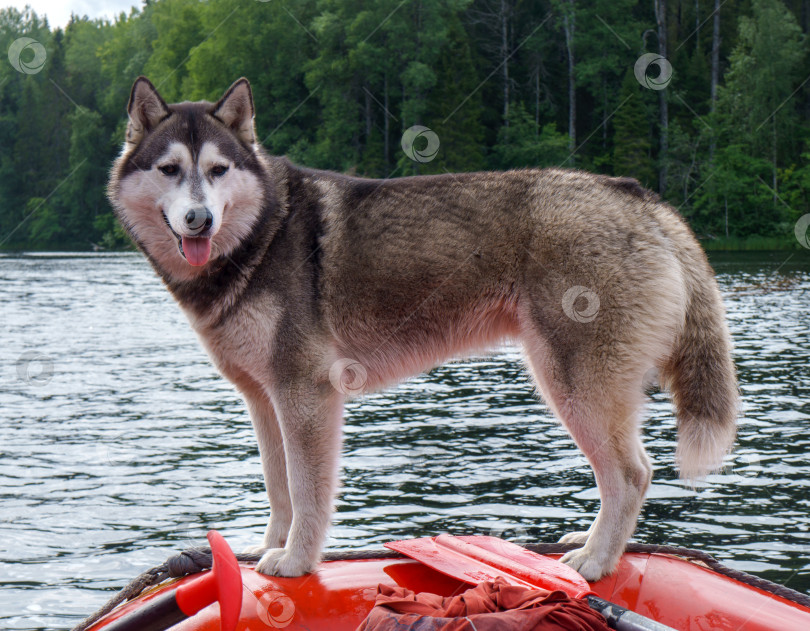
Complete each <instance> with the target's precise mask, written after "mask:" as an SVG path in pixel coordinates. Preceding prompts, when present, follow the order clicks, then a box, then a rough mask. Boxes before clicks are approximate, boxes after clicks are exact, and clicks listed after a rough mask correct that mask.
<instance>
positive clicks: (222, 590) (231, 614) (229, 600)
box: [207, 530, 242, 631]
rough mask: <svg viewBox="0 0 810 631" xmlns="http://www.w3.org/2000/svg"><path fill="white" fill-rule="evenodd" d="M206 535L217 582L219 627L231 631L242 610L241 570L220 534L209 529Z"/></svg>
mask: <svg viewBox="0 0 810 631" xmlns="http://www.w3.org/2000/svg"><path fill="white" fill-rule="evenodd" d="M207 537H208V543H209V545H210V546H211V557H212V559H213V565H212V567H211V573H212V574H214V575H215V576H216V582H217V600H218V601H219V619H220V629H221V630H222V631H233V630H234V629H236V624H237V623H238V622H239V615H240V614H241V612H242V570H240V569H239V564H238V563H237V561H236V557H235V556H234V554H233V552H232V551H231V547H230V546H229V545H228V542H227V541H225V538H224V537H223V536H222V535H221V534H219V533H218V532H217V531H216V530H209V531H208V535H207Z"/></svg>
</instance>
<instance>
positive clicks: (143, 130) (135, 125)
mask: <svg viewBox="0 0 810 631" xmlns="http://www.w3.org/2000/svg"><path fill="white" fill-rule="evenodd" d="M127 113H128V114H129V124H128V125H127V142H128V143H130V144H133V145H137V144H138V143H139V142H140V141H141V139H142V138H143V137H144V136H145V135H146V134H147V133H148V132H150V131H151V130H153V129H154V128H155V127H157V125H158V123H160V121H162V120H163V119H164V118H166V117H167V116H168V115H169V114H170V112H169V106H168V105H166V101H164V100H163V98H161V96H160V94H158V91H157V90H156V89H155V86H153V85H152V82H151V81H149V79H147V78H146V77H138V78H137V79H135V83H133V84H132V92H130V94H129V105H127Z"/></svg>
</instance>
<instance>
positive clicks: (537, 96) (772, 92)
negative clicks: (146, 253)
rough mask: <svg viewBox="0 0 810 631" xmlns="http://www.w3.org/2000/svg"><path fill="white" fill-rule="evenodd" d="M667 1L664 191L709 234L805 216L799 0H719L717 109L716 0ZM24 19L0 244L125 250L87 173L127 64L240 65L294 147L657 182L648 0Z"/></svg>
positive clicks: (6, 75)
mask: <svg viewBox="0 0 810 631" xmlns="http://www.w3.org/2000/svg"><path fill="white" fill-rule="evenodd" d="M666 5H667V7H668V8H667V25H668V28H667V35H668V50H669V51H670V59H669V61H670V62H671V64H672V66H673V69H674V75H673V80H672V82H671V84H670V85H669V86H668V87H667V102H668V104H669V112H670V116H669V133H668V136H669V149H668V152H667V154H666V164H665V166H666V167H667V197H668V200H669V201H670V202H671V203H672V204H673V205H674V206H677V207H678V208H679V209H680V211H681V212H682V213H683V214H684V216H686V217H687V218H688V219H689V221H690V222H691V223H692V226H693V228H694V229H695V231H696V232H697V233H698V234H699V235H702V236H704V237H706V238H708V239H710V242H711V243H712V244H713V246H716V247H757V246H764V245H767V244H771V245H772V244H781V243H788V242H790V239H791V238H792V237H791V235H792V229H793V228H792V226H793V224H795V221H796V220H797V219H798V218H799V217H801V216H802V215H804V214H807V213H810V193H808V191H809V190H810V147H809V146H808V140H810V130H808V128H807V127H806V124H805V123H804V121H806V117H807V112H809V111H810V89H808V84H806V83H804V84H803V82H804V81H805V79H806V72H807V67H808V65H807V42H806V34H805V33H803V32H802V27H800V26H799V24H800V23H801V24H804V25H805V28H806V25H807V20H806V19H803V18H802V19H797V15H796V12H800V11H801V9H800V7H799V5H800V3H790V4H789V5H788V6H789V7H790V8H787V7H786V6H785V3H784V2H782V1H781V0H751V1H750V2H728V3H722V9H721V48H720V72H721V80H720V90H719V95H718V101H717V103H716V107H713V106H712V102H711V99H710V67H711V48H712V29H711V24H712V20H711V19H710V18H711V10H712V8H713V5H712V3H695V2H687V1H685V0H681V1H679V2H675V1H672V2H669V3H666ZM563 11H564V12H565V14H566V15H567V16H568V18H569V20H570V23H571V24H572V25H573V26H574V28H573V29H571V33H572V35H573V38H572V41H571V46H572V52H573V56H574V60H575V71H574V80H575V87H576V95H575V98H576V106H577V107H576V113H577V116H576V137H577V145H578V146H577V148H576V152H575V154H574V155H572V152H571V150H570V148H569V145H568V141H569V138H568V133H567V131H568V109H569V108H568V105H569V104H568V57H567V53H568V48H567V46H566V39H565V34H564V33H563V30H562V23H561V18H560V16H561V15H562V12H563ZM798 17H799V18H801V15H798ZM696 25H700V28H699V29H696V28H695V27H696ZM21 37H29V38H32V39H33V40H35V41H36V42H38V43H39V44H41V45H42V46H43V47H44V50H45V52H46V62H45V64H44V65H43V66H42V67H41V68H40V69H38V70H37V71H36V72H32V73H30V74H26V73H24V72H20V71H18V70H16V69H15V68H14V67H13V65H12V64H11V63H7V62H6V61H3V63H0V248H82V249H84V248H89V247H104V248H125V247H131V244H130V243H129V241H128V239H127V238H126V236H125V235H124V233H123V231H122V230H121V228H120V226H118V224H117V222H116V221H115V220H114V218H113V216H112V213H111V209H110V208H109V205H108V203H107V201H106V199H105V195H104V188H105V184H106V179H107V173H108V170H109V166H110V164H111V162H112V160H113V159H114V158H115V155H116V153H117V152H118V151H119V148H120V144H121V142H122V141H123V134H124V129H125V123H126V121H125V111H124V110H125V106H126V103H127V99H128V97H129V91H130V88H131V86H132V82H133V80H134V79H135V78H136V77H137V76H138V75H140V74H146V75H148V76H149V77H150V78H151V80H152V81H153V82H154V83H155V84H156V85H157V86H158V88H159V90H160V91H161V93H162V94H163V96H164V97H165V98H166V100H168V101H175V100H182V99H189V100H196V99H208V100H215V99H217V98H218V97H219V96H220V95H221V94H222V93H223V91H224V90H225V89H226V88H227V87H228V86H229V85H230V84H231V83H232V82H233V81H234V80H235V79H237V78H238V77H240V76H246V77H248V78H249V79H250V81H251V85H252V87H253V95H254V100H255V102H256V126H257V130H258V134H259V139H260V140H261V142H262V143H263V145H264V146H265V147H266V148H267V150H268V151H270V152H271V153H273V154H276V155H280V154H286V155H288V156H290V158H291V159H293V160H294V161H297V162H299V163H303V164H306V165H309V166H314V167H321V168H328V169H333V170H338V171H343V172H347V173H356V174H358V175H364V176H370V177H397V176H401V175H410V174H416V173H443V172H447V171H451V172H452V171H469V170H477V169H482V168H493V169H508V168H521V167H543V166H558V165H560V164H563V163H565V164H569V165H570V164H574V163H575V164H576V165H577V166H578V167H581V168H589V169H593V170H597V171H600V172H605V173H609V174H615V175H629V176H632V177H636V178H638V179H639V180H640V181H641V182H643V183H644V184H645V185H647V186H656V185H657V173H658V169H659V166H661V165H659V162H660V161H661V153H660V147H659V145H658V143H659V125H660V119H659V99H658V96H659V93H657V92H655V91H653V90H649V89H647V88H645V87H642V86H640V85H639V83H638V82H637V81H636V79H635V77H634V74H633V66H634V63H635V61H636V59H637V58H638V57H639V55H640V54H642V53H644V52H656V51H657V50H658V49H657V45H658V44H657V41H656V23H655V16H654V14H653V3H650V2H640V1H638V0H595V1H594V2H588V3H586V2H570V1H568V0H565V1H562V0H449V1H448V0H405V2H403V1H402V0H363V1H361V0H297V1H296V2H287V3H281V2H255V1H251V2H241V3H234V2H233V1H232V0H206V1H205V2H201V1H200V0H149V1H147V2H145V3H144V4H143V6H142V7H141V8H140V9H132V10H130V12H129V13H121V14H120V15H119V16H118V17H117V18H116V19H115V20H113V21H112V22H110V21H106V20H91V19H87V18H74V19H73V20H72V21H71V22H70V24H69V25H68V26H67V27H66V28H65V29H55V30H54V29H51V28H49V27H48V25H47V24H46V23H45V22H44V21H43V20H42V19H40V18H39V17H38V16H37V15H36V14H35V13H34V12H33V11H31V10H30V9H28V10H25V11H19V10H17V9H2V10H0V49H2V50H3V51H6V52H7V51H9V48H10V47H11V46H12V43H13V42H15V41H17V40H18V39H19V38H21ZM24 54H25V55H26V57H25V58H24V61H30V60H31V56H32V55H33V53H32V49H26V52H24ZM506 110H508V116H507V120H506V121H505V120H504V112H505V111H506ZM417 125H418V126H423V127H427V128H429V129H430V130H432V133H435V135H436V137H437V138H438V140H439V150H438V152H437V153H436V155H435V156H434V157H432V158H431V159H428V160H425V161H417V160H414V159H412V158H411V157H409V156H408V155H406V153H405V152H404V151H403V149H402V146H401V141H402V137H403V134H404V133H405V132H406V130H408V129H410V128H411V127H413V126H417ZM423 141H424V138H422V139H420V140H419V141H417V142H423ZM420 147H421V146H417V149H419V148H420ZM712 147H714V148H712Z"/></svg>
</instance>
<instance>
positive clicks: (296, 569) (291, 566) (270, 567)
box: [256, 548, 318, 576]
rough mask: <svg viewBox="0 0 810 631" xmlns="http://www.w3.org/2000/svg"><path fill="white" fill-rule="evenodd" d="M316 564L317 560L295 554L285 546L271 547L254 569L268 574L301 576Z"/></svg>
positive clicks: (310, 570) (311, 569)
mask: <svg viewBox="0 0 810 631" xmlns="http://www.w3.org/2000/svg"><path fill="white" fill-rule="evenodd" d="M317 565H318V563H317V561H315V562H313V561H312V560H311V559H308V558H306V557H303V556H296V555H294V554H293V553H291V552H290V551H288V550H287V549H286V548H271V549H269V550H267V551H266V552H265V553H264V555H263V556H262V558H261V560H260V561H259V562H258V563H257V564H256V571H257V572H259V573H260V574H266V575H268V576H301V575H302V574H309V573H310V572H312V571H313V570H314V569H315V567H316V566H317Z"/></svg>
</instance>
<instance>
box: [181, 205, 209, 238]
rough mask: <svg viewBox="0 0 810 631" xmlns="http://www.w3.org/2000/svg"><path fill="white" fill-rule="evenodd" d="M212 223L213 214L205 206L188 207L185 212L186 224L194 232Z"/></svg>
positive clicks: (205, 228)
mask: <svg viewBox="0 0 810 631" xmlns="http://www.w3.org/2000/svg"><path fill="white" fill-rule="evenodd" d="M213 225H214V215H213V214H212V213H211V211H210V210H208V209H207V208H206V207H205V206H197V207H196V208H190V209H189V210H188V212H187V213H186V226H187V227H188V228H189V229H190V230H192V231H194V232H202V231H204V230H208V229H209V228H210V227H211V226H213Z"/></svg>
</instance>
